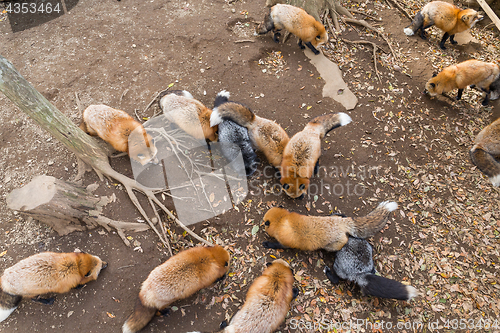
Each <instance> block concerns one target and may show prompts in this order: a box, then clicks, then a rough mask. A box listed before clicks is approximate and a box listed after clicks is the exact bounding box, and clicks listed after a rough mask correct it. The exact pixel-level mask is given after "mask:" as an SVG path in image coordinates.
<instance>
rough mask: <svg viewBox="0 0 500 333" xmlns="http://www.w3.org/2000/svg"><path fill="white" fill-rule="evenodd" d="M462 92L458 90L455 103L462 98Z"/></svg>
mask: <svg viewBox="0 0 500 333" xmlns="http://www.w3.org/2000/svg"><path fill="white" fill-rule="evenodd" d="M463 92H464V90H463V89H458V93H457V101H459V100H460V99H461V98H462V93H463Z"/></svg>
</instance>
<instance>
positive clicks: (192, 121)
mask: <svg viewBox="0 0 500 333" xmlns="http://www.w3.org/2000/svg"><path fill="white" fill-rule="evenodd" d="M159 103H160V108H161V109H162V110H163V113H164V114H165V116H166V117H167V119H169V120H170V121H172V122H174V123H175V124H177V126H179V127H180V128H181V129H182V130H183V131H184V132H186V133H188V134H189V135H191V136H192V137H194V138H196V139H207V140H210V141H215V140H216V139H217V136H216V133H217V126H214V127H210V115H211V114H212V110H210V109H209V108H207V107H206V106H205V105H203V104H202V103H201V102H200V101H198V100H196V99H194V98H193V95H191V94H190V93H189V92H187V91H185V90H172V91H167V92H165V93H164V94H162V95H160V102H159ZM199 124H201V130H200V126H199Z"/></svg>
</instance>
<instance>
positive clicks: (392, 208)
mask: <svg viewBox="0 0 500 333" xmlns="http://www.w3.org/2000/svg"><path fill="white" fill-rule="evenodd" d="M378 206H379V207H384V208H385V209H387V210H388V211H389V212H392V211H395V210H396V209H397V208H398V204H397V203H395V202H394V201H384V202H381V203H380V204H379V205H378Z"/></svg>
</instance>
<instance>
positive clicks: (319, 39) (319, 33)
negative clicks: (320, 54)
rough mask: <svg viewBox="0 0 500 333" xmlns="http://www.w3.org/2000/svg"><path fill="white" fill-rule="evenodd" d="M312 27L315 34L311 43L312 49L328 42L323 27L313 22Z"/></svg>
mask: <svg viewBox="0 0 500 333" xmlns="http://www.w3.org/2000/svg"><path fill="white" fill-rule="evenodd" d="M314 27H315V30H316V34H315V37H314V39H313V40H312V41H311V44H312V45H313V46H314V47H319V46H321V45H323V44H325V43H326V42H328V33H327V32H326V29H325V26H324V25H323V24H321V23H319V22H318V21H316V22H315V24H314Z"/></svg>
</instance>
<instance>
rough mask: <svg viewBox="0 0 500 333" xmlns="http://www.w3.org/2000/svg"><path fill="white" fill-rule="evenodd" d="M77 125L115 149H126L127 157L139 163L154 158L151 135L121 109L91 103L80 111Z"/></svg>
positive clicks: (145, 162) (154, 149)
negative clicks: (80, 116)
mask: <svg viewBox="0 0 500 333" xmlns="http://www.w3.org/2000/svg"><path fill="white" fill-rule="evenodd" d="M80 128H81V129H82V130H83V131H84V132H86V133H88V134H90V135H97V136H99V137H100V138H101V139H103V140H104V141H106V142H108V143H109V144H111V146H113V148H114V149H116V150H118V151H121V152H127V153H128V155H129V156H130V158H133V159H134V160H136V161H138V162H139V163H141V164H142V165H145V164H147V163H149V162H151V161H152V160H154V158H155V157H156V153H157V149H156V146H155V145H154V142H153V139H152V138H151V136H150V135H149V134H147V132H146V130H145V129H144V127H143V126H142V125H141V124H140V123H139V122H138V121H135V120H134V119H133V118H132V117H131V116H129V115H128V114H127V113H126V112H124V111H122V110H117V109H113V108H111V107H109V106H107V105H90V106H89V107H88V108H86V109H85V111H83V121H82V123H81V124H80Z"/></svg>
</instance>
